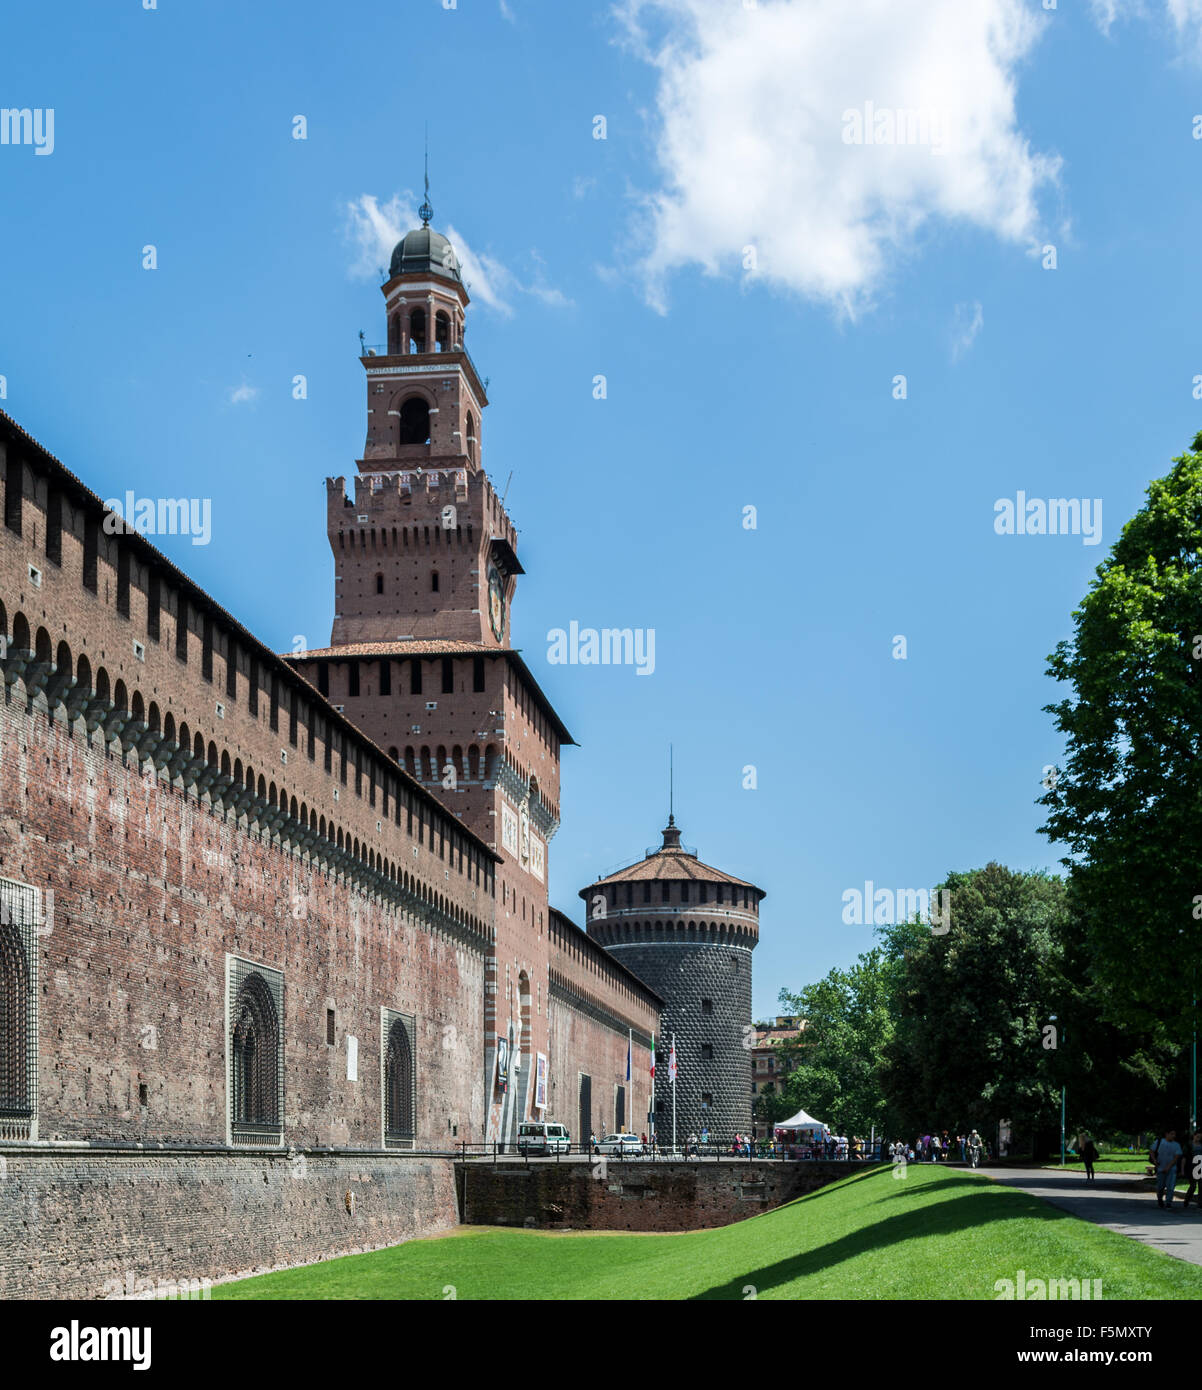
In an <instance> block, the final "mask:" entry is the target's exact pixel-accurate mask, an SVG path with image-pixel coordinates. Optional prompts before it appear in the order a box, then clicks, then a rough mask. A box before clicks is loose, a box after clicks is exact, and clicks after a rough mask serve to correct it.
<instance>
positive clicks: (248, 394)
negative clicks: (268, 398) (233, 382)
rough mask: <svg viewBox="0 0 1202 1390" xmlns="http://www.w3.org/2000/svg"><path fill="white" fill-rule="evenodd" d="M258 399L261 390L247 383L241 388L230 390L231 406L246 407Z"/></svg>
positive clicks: (235, 387)
mask: <svg viewBox="0 0 1202 1390" xmlns="http://www.w3.org/2000/svg"><path fill="white" fill-rule="evenodd" d="M258 399H259V388H258V387H257V386H250V385H248V384H247V383H246V382H245V381H244V382H243V383H242V385H241V386H234V387H231V388H230V404H231V405H246V404H248V403H249V402H250V401H256V400H258Z"/></svg>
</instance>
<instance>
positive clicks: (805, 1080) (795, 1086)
mask: <svg viewBox="0 0 1202 1390" xmlns="http://www.w3.org/2000/svg"><path fill="white" fill-rule="evenodd" d="M896 973H897V966H896V963H894V962H891V961H890V960H889V959H887V957H886V954H885V952H884V951H883V950H882V949H881V948H880V947H879V946H878V947H874V948H873V949H872V950H871V951H868V952H867V953H865V954H864V955H861V956H860V957H859V958H858V959H857V960H856V963H855V964H854V965H853V966H852V967H851V968H850V969H849V970H838V969H836V970H832V971H831V972H830V974H829V975H827V976H826V977H825V978H824V979H822V980H819V981H818V983H817V984H813V985H807V986H806V987H805V988H804V989H802V990H801V991H799V992H798V993H797V994H791V993H790V992H789V991H788V990H781V992H780V1002H781V1005H782V1007H783V1008H784V1009H785V1011H786V1012H788V1013H791V1014H800V1015H801V1016H802V1017H803V1018H804V1019H805V1020H806V1026H805V1031H804V1033H803V1034H802V1036H801V1038H800V1040H799V1041H798V1042H797V1043H794V1044H792V1045H791V1046H790V1047H789V1048H788V1049H782V1050H783V1051H786V1055H787V1057H788V1059H789V1061H790V1063H791V1064H792V1066H793V1070H792V1071H791V1072H790V1073H789V1076H788V1079H787V1080H786V1082H785V1086H784V1090H783V1094H784V1096H785V1098H786V1100H787V1108H786V1110H785V1114H784V1115H783V1116H779V1117H777V1118H787V1117H788V1116H789V1115H791V1114H794V1113H795V1112H796V1111H798V1110H803V1109H804V1110H805V1111H806V1112H807V1113H808V1114H810V1115H813V1116H814V1118H815V1119H817V1120H821V1121H823V1122H824V1123H825V1124H828V1125H830V1127H831V1129H832V1130H836V1131H837V1132H839V1133H840V1134H849V1135H850V1134H855V1135H859V1136H862V1137H867V1136H868V1135H869V1134H870V1133H871V1130H872V1128H873V1126H875V1127H876V1130H877V1133H878V1134H879V1133H880V1132H881V1130H882V1128H883V1127H884V1124H885V1121H886V1119H887V1114H886V1104H885V1099H884V1096H883V1094H882V1090H881V1076H880V1070H881V1060H882V1055H883V1049H884V1047H885V1045H886V1044H887V1043H888V1041H889V1039H890V1038H891V1037H892V1034H893V1017H892V1009H891V993H892V989H893V984H892V977H893V976H894V975H895V974H896Z"/></svg>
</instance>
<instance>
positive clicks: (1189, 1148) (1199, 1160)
mask: <svg viewBox="0 0 1202 1390" xmlns="http://www.w3.org/2000/svg"><path fill="white" fill-rule="evenodd" d="M1182 1158H1183V1161H1184V1164H1185V1178H1186V1181H1187V1182H1188V1183H1189V1186H1188V1187H1187V1188H1186V1189H1185V1199H1184V1200H1183V1201H1182V1203H1181V1205H1182V1206H1183V1207H1188V1206H1189V1199H1190V1198H1191V1197H1192V1196H1193V1195H1194V1192H1195V1190H1196V1189H1197V1187H1198V1182H1199V1179H1202V1130H1195V1131H1194V1133H1193V1135H1192V1136H1191V1138H1190V1141H1189V1143H1188V1144H1186V1146H1185V1153H1184V1154H1183V1155H1182ZM1197 1205H1198V1206H1199V1207H1200V1208H1202V1199H1199V1201H1198V1203H1197Z"/></svg>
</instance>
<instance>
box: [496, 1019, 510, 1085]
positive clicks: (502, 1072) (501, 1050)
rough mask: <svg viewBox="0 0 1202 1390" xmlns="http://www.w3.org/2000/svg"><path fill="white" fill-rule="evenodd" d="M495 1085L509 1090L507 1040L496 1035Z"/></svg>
mask: <svg viewBox="0 0 1202 1390" xmlns="http://www.w3.org/2000/svg"><path fill="white" fill-rule="evenodd" d="M497 1085H498V1086H499V1087H500V1088H501V1090H502V1091H507V1090H508V1089H509V1039H508V1038H503V1037H501V1035H500V1034H499V1033H498V1034H497Z"/></svg>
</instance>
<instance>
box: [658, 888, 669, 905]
mask: <svg viewBox="0 0 1202 1390" xmlns="http://www.w3.org/2000/svg"><path fill="white" fill-rule="evenodd" d="M659 891H660V902H664V903H667V902H671V901H672V888H671V886H670V885H669V884H667V883H661V884H660V889H659Z"/></svg>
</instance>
